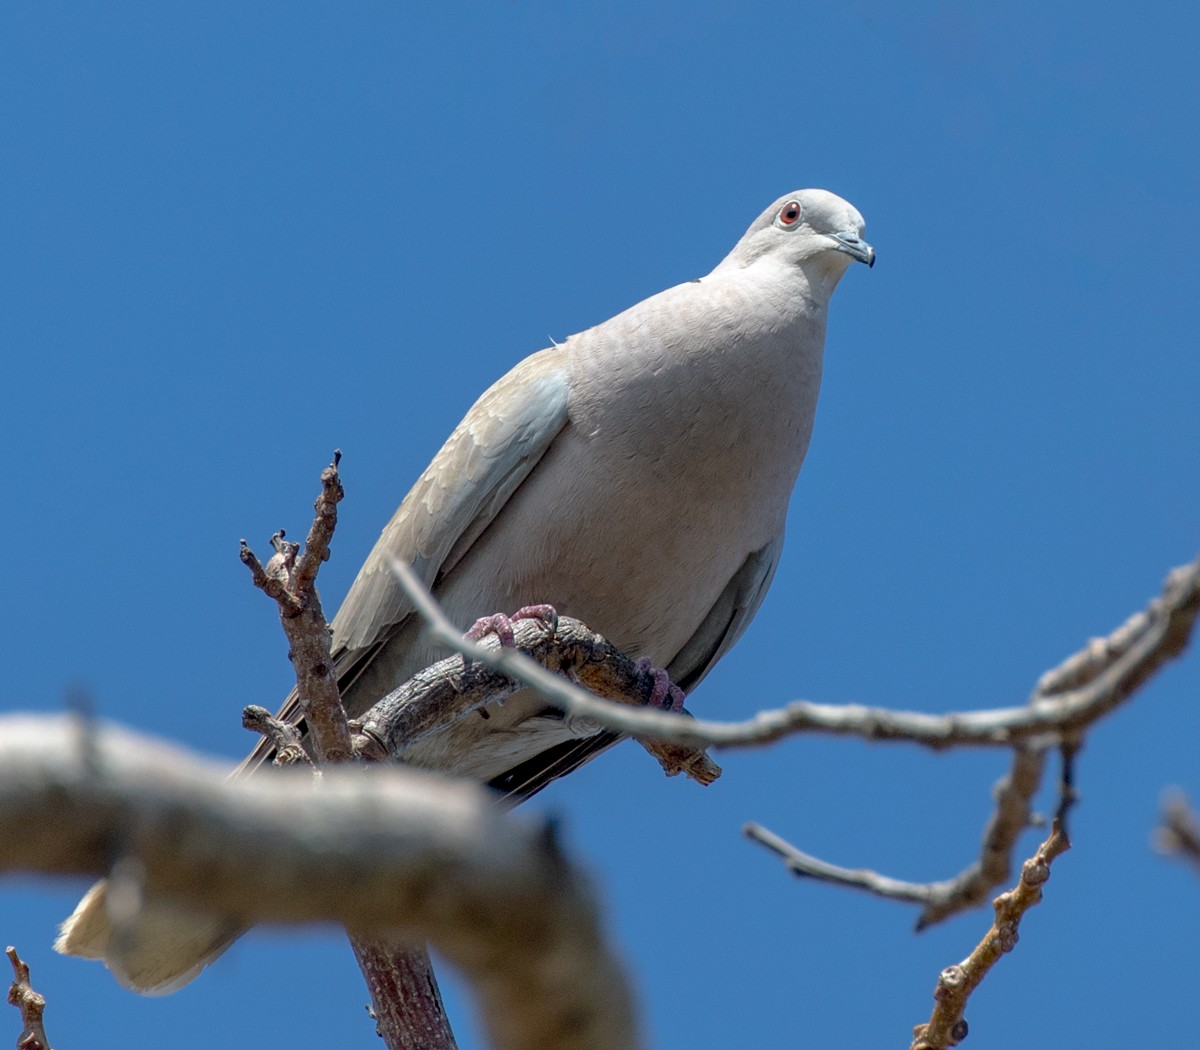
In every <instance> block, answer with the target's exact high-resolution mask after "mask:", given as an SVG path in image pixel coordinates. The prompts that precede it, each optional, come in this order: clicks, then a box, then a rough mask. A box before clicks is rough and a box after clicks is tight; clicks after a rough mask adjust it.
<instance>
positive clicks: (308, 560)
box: [292, 449, 346, 594]
mask: <svg viewBox="0 0 1200 1050" xmlns="http://www.w3.org/2000/svg"><path fill="white" fill-rule="evenodd" d="M341 461H342V450H341V449H334V452H333V462H332V463H330V464H329V466H327V467H326V468H325V469H324V470H323V471H321V494H320V495H319V496H318V497H317V499H316V501H315V502H314V503H313V522H312V525H311V526H310V527H309V530H308V536H307V538H306V539H305V541H304V553H303V554H302V555H301V557H300V562H299V564H298V565H297V567H296V578H295V580H294V581H293V583H292V589H293V590H294V591H295V593H297V594H308V593H309V592H310V591H312V589H313V587H314V585H315V584H316V582H317V572H318V571H319V570H320V568H321V563H322V562H326V561H328V560H329V542H330V540H332V539H333V530H334V529H335V528H336V527H337V505H338V504H339V503H340V502H341V501H342V499H343V498H344V497H345V495H346V491H345V489H343V488H342V479H341V477H340V476H339V475H338V464H339V463H341Z"/></svg>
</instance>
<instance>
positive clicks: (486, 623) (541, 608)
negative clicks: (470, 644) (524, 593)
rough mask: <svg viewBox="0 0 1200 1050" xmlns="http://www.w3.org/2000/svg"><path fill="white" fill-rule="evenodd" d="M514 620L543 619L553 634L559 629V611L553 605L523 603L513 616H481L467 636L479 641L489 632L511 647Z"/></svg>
mask: <svg viewBox="0 0 1200 1050" xmlns="http://www.w3.org/2000/svg"><path fill="white" fill-rule="evenodd" d="M514 620H541V621H542V623H544V624H545V625H546V627H547V629H548V630H549V631H550V633H551V634H553V633H554V632H555V631H557V630H558V612H557V610H556V609H555V608H554V606H553V605H523V606H522V607H521V608H520V609H518V610H517V611H516V612H515V613H513V614H512V616H505V615H504V613H494V614H493V615H491V616H481V617H480V618H479V619H478V620H476V621H475V622H474V623H473V624H472V625H471V629H470V630H469V631H467V634H466V636H467V637H468V638H470V639H471V640H472V641H474V642H477V641H479V640H480V639H481V638H486V637H487V636H488V635H489V634H494V635H495V636H496V637H497V638H499V639H500V644H501V645H502V646H504V648H506V649H511V648H512V647H513V621H514Z"/></svg>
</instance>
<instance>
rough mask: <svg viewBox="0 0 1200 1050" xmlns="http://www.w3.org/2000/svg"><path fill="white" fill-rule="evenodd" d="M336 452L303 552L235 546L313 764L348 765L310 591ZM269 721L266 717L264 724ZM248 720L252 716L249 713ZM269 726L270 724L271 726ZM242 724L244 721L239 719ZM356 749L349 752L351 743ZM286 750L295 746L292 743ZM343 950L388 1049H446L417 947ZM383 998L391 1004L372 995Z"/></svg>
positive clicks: (334, 498)
mask: <svg viewBox="0 0 1200 1050" xmlns="http://www.w3.org/2000/svg"><path fill="white" fill-rule="evenodd" d="M341 458H342V453H341V452H340V451H335V452H334V454H333V461H332V462H331V463H330V464H329V466H327V467H326V468H325V469H324V470H323V471H322V472H321V493H320V495H319V496H318V497H317V499H316V501H315V502H314V503H313V521H312V524H311V525H310V526H309V530H308V537H307V539H306V541H305V546H304V550H303V552H301V551H300V549H299V547H298V545H297V544H294V543H288V542H286V541H285V539H284V536H283V533H282V532H279V533H278V534H277V535H275V536H273V537H271V545H272V546H273V547H274V548H275V556H274V557H272V558H271V560H270V562H268V564H267V566H266V568H265V569H263V568H261V567H258V560H257V558H255V557H254V552H253V551H251V550H250V549H249V547H248V546H247V545H246V541H245V540H243V541H242V553H241V557H242V561H243V562H245V563H246V565H247V566H249V568H250V571H251V575H252V577H253V579H254V582H255V584H256V586H259V587H261V588H262V589H263V590H265V591H266V592H267V593H268V594H269V595H271V596H272V597H274V598H275V600H276V602H277V603H278V605H279V617H280V623H281V625H282V626H283V630H284V634H285V635H286V636H287V640H288V656H289V657H290V659H291V661H292V669H293V671H294V672H295V675H296V695H297V697H298V699H299V705H300V710H301V711H302V712H303V714H304V719H305V722H306V724H307V726H308V730H309V733H310V736H311V740H312V746H313V752H314V755H315V757H316V765H317V766H321V765H326V764H331V763H341V762H347V761H351V760H352V759H354V758H357V757H360V756H367V755H371V754H372V753H373V750H374V749H373V748H372V746H371V741H370V738H369V736H367V735H365V734H362V733H361V732H360V733H359V734H358V737H357V741H355V740H354V739H352V737H351V729H350V725H349V723H348V721H347V718H346V710H345V707H344V706H343V704H342V697H341V691H340V690H339V688H338V683H337V675H336V673H335V671H334V665H333V658H332V653H331V647H330V639H331V632H330V630H329V624H328V623H327V622H326V620H325V613H324V611H323V610H322V608H321V598H320V595H319V594H318V593H317V588H316V581H317V573H318V571H319V570H320V567H321V565H322V563H323V562H325V561H328V560H329V544H330V542H331V541H332V539H333V533H334V529H335V527H336V525H337V505H338V503H339V502H341V500H342V498H343V497H344V495H345V490H344V489H343V487H342V483H341V478H340V476H339V473H338V466H339V464H340V463H341ZM269 717H270V716H268V719H269ZM251 718H252V722H253V721H254V720H255V718H256V716H254V715H252V716H251ZM272 722H274V723H275V724H274V725H273V724H272ZM243 724H245V715H243ZM248 728H256V729H258V731H259V732H265V733H266V734H267V735H268V736H269V735H270V734H272V733H281V732H282V731H283V730H282V728H281V725H280V724H279V723H278V722H277V720H270V721H262V720H261V719H258V720H257V724H252V726H250V727H248ZM356 742H357V744H358V745H359V746H355V744H356ZM288 744H289V745H290V744H295V745H298V744H299V740H298V738H297V739H295V740H294V741H293V740H289V741H288ZM295 754H296V749H295V747H291V746H288V745H285V747H284V749H282V750H280V749H278V748H277V750H276V756H275V762H276V764H281V763H283V762H284V761H286V760H288V759H289V757H291V756H294V755H295ZM350 940H351V946H352V947H353V949H354V953H355V958H356V959H357V960H358V964H359V968H360V969H361V970H362V971H363V975H364V977H365V978H366V982H367V987H368V989H369V991H370V993H371V1001H372V1004H373V1006H374V1010H375V1018H376V1030H377V1031H378V1033H379V1035H380V1037H381V1038H382V1039H383V1040H384V1043H385V1045H386V1046H388V1047H389V1050H404V1048H406V1047H414V1046H423V1047H424V1046H427V1047H429V1048H430V1050H454V1047H455V1043H454V1035H453V1033H452V1031H451V1028H450V1021H449V1018H448V1017H447V1016H446V1011H445V1008H444V1006H443V1005H442V999H441V995H440V993H439V992H438V989H437V983H436V981H435V980H434V977H433V969H432V966H431V965H430V962H429V955H428V953H427V952H426V951H425V948H424V947H423V946H422V945H421V944H419V943H418V944H408V943H396V944H394V945H390V946H389V945H388V944H387V943H385V941H384V940H383V939H382V938H380V937H374V938H371V939H367V938H365V937H361V936H360V937H355V936H351V939H350ZM413 988H428V990H429V994H421V995H408V996H404V997H401V996H400V992H401V991H404V990H408V991H411V990H412V989H413ZM388 994H391V995H392V996H393V997H392V998H391V999H382V998H380V996H383V995H388Z"/></svg>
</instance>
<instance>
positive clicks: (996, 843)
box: [742, 748, 1045, 931]
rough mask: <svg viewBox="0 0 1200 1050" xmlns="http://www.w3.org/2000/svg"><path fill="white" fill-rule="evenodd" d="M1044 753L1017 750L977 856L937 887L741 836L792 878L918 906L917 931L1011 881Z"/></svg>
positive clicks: (761, 835)
mask: <svg viewBox="0 0 1200 1050" xmlns="http://www.w3.org/2000/svg"><path fill="white" fill-rule="evenodd" d="M1044 762H1045V754H1044V752H1042V751H1034V750H1029V749H1026V748H1017V749H1015V753H1014V755H1013V766H1012V769H1011V770H1010V771H1009V773H1008V774H1007V775H1006V776H1005V777H1004V778H1002V779H1001V780H1000V781H999V782H998V783H997V784H996V787H995V794H996V808H995V810H994V811H993V813H992V816H991V819H990V820H989V821H988V823H987V827H986V828H985V829H984V834H983V843H982V847H981V849H980V852H979V857H978V859H976V860H975V861H974V862H973V863H972V864H970V865H968V867H967V868H966V869H965V870H964V871H962V872H960V873H959V874H958V875H956V876H954V877H953V878H951V879H944V880H942V881H939V882H907V881H905V880H903V879H895V878H891V877H890V876H887V875H881V874H880V873H879V872H876V871H872V870H870V869H869V868H843V867H840V866H838V865H836V864H830V863H829V862H828V861H824V860H821V859H820V858H819V857H814V856H812V855H811V854H808V853H805V852H803V851H802V850H800V849H797V848H796V847H795V846H793V845H792V844H791V843H789V842H787V841H786V840H785V839H783V838H780V836H778V835H776V834H775V833H774V832H773V831H770V830H769V829H767V828H764V827H762V826H761V825H760V824H747V825H746V826H745V827H744V828H743V829H742V831H743V833H744V834H745V835H746V837H747V838H748V839H750V840H751V841H753V842H757V843H758V844H759V845H761V846H765V847H766V848H767V849H769V850H770V851H771V852H772V853H775V854H776V855H777V856H779V857H780V858H781V859H782V860H783V862H784V864H785V866H786V867H787V869H788V870H789V871H791V872H792V873H793V874H794V875H797V876H800V877H805V878H812V879H817V880H818V881H821V882H829V883H832V884H833V885H835V886H845V887H847V888H849V889H857V890H863V891H865V892H867V893H870V894H872V895H874V896H876V897H883V898H885V899H887V900H893V901H900V902H902V903H905V904H920V905H922V909H921V914H920V915H919V916H918V917H917V924H916V928H917V930H918V931H920V930H924V929H927V928H928V927H930V926H932V925H934V924H935V923H938V922H942V921H943V920H945V919H947V918H949V917H950V916H951V915H956V914H958V913H959V912H961V911H966V910H968V909H970V908H975V907H978V906H979V905H980V904H982V903H983V902H984V901H985V900H987V898H988V895H989V894H990V893H991V892H992V890H994V889H995V887H996V886H998V885H999V884H1000V883H1002V882H1004V881H1005V880H1007V879H1008V878H1009V875H1010V873H1011V870H1012V868H1011V860H1012V851H1013V848H1014V845H1015V843H1016V841H1017V839H1018V838H1019V837H1020V834H1021V832H1023V831H1024V830H1025V829H1026V828H1027V827H1028V826H1029V823H1030V800H1031V799H1032V797H1033V794H1034V792H1035V791H1036V790H1037V787H1038V784H1039V782H1040V780H1041V775H1042V768H1043V765H1044Z"/></svg>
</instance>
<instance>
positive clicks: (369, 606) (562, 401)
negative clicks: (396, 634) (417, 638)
mask: <svg viewBox="0 0 1200 1050" xmlns="http://www.w3.org/2000/svg"><path fill="white" fill-rule="evenodd" d="M569 385H570V383H569V373H568V368H567V362H566V358H565V355H564V352H563V351H562V350H561V349H559V348H558V347H551V348H549V349H547V350H542V351H541V352H539V353H536V354H534V355H533V356H531V357H528V358H526V359H525V360H524V361H522V362H521V364H519V365H518V366H517V367H516V368H514V369H513V370H512V371H511V372H509V373H508V374H507V375H506V376H504V377H503V378H502V379H500V380H499V381H498V382H496V383H495V384H494V385H493V386H492V387H491V388H490V389H488V391H487V392H486V393H485V394H484V395H483V396H482V397H481V398H480V399H479V400H478V401H477V402H476V403H475V405H474V406H473V407H472V408H471V410H470V412H468V413H467V416H466V418H465V419H464V420H463V421H462V422H461V423H460V424H459V425H458V427H457V428H456V429H455V431H454V433H453V434H451V435H450V438H449V439H448V440H447V441H446V443H445V445H443V446H442V448H441V451H440V452H438V454H437V455H436V456H434V458H433V462H432V463H430V465H429V467H428V469H427V470H426V471H425V472H424V473H423V474H422V475H421V477H420V478H419V479H418V480H417V483H416V484H415V485H414V486H413V487H412V490H411V491H410V492H409V494H408V495H407V496H406V497H405V499H404V502H403V503H401V504H400V507H399V508H398V509H397V511H396V513H395V514H393V515H392V520H391V521H389V522H388V524H387V526H386V527H385V528H384V530H383V533H382V535H381V536H380V537H379V540H378V542H377V543H376V544H375V547H374V549H373V550H372V551H371V553H370V554H369V555H368V556H367V560H366V561H365V562H364V563H363V567H362V569H360V570H359V573H358V576H357V577H356V578H355V580H354V583H353V585H352V586H351V588H350V592H349V593H348V594H347V595H346V600H345V601H344V602H342V607H341V608H340V609H339V610H338V613H337V616H335V617H334V620H333V649H334V653H335V654H337V653H339V652H341V651H342V650H351V651H353V650H359V649H366V648H368V647H370V646H371V645H373V644H374V643H375V642H377V641H379V640H380V639H381V638H382V637H384V636H385V635H386V634H387V633H388V632H389V631H390V629H391V628H393V627H394V626H395V625H396V624H398V623H400V622H401V621H403V620H404V619H405V617H407V616H408V615H409V614H410V613H411V612H412V606H411V605H410V604H409V601H408V599H407V598H406V597H405V594H404V591H403V590H402V589H401V587H400V585H399V583H398V582H397V581H396V577H395V574H394V573H393V572H392V570H391V567H390V565H389V562H390V560H391V559H392V558H399V559H400V560H402V561H405V562H408V563H409V564H410V565H412V567H413V568H414V569H415V570H416V573H417V576H418V577H419V578H420V579H421V580H422V581H423V582H424V583H425V585H426V586H428V587H433V586H434V584H435V583H436V581H437V579H438V577H439V576H441V575H443V574H444V573H447V572H449V571H450V570H451V569H452V568H453V567H454V566H455V564H456V563H457V562H458V560H459V559H460V558H461V557H462V556H463V555H464V554H465V553H466V552H467V551H468V550H469V549H470V547H471V544H472V543H474V542H475V540H476V539H478V538H479V536H480V535H481V534H482V532H483V531H484V529H486V528H487V527H488V525H489V524H491V522H492V520H493V519H494V518H495V517H496V515H497V514H498V513H499V512H500V509H501V508H502V507H503V506H504V504H505V503H507V502H508V500H509V499H510V498H511V496H512V494H513V493H514V492H516V490H517V489H518V488H519V487H520V485H521V483H522V482H523V481H524V480H525V479H526V478H527V477H528V476H529V474H530V472H531V471H532V470H533V468H534V467H535V466H537V463H538V461H539V460H540V459H541V458H542V456H544V455H545V454H546V451H547V449H549V448H550V445H551V444H552V443H553V441H554V439H555V438H556V437H557V436H558V434H559V433H560V432H561V431H562V429H563V427H564V426H565V425H566V423H567V399H568V394H569Z"/></svg>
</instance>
